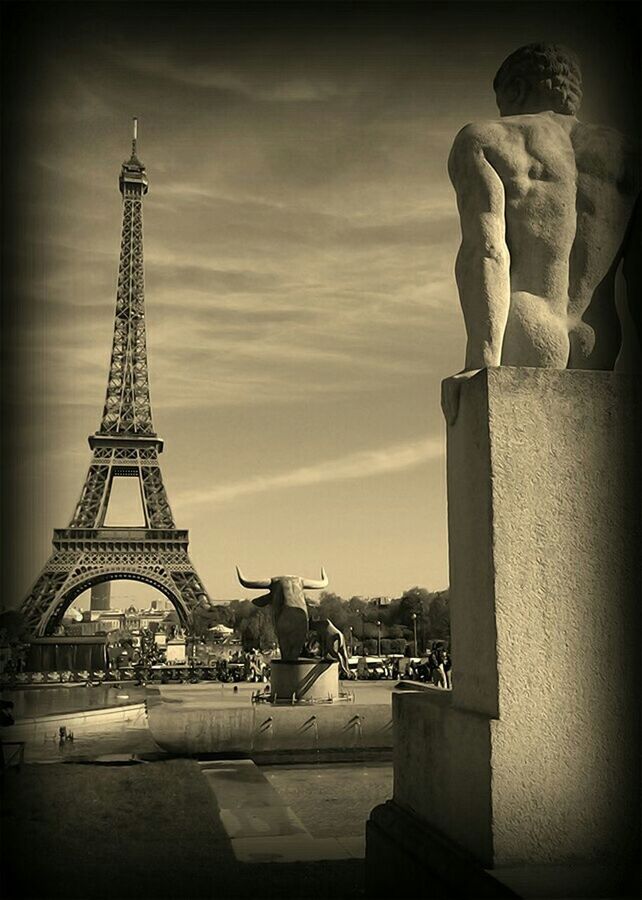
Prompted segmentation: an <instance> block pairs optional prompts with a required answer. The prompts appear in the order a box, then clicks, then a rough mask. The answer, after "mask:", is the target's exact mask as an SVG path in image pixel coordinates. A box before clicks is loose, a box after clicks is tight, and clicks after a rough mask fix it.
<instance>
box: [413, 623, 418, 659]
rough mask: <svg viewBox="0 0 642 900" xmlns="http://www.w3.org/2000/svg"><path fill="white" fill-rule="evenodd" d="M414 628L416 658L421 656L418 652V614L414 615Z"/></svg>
mask: <svg viewBox="0 0 642 900" xmlns="http://www.w3.org/2000/svg"><path fill="white" fill-rule="evenodd" d="M412 627H413V631H414V632H415V656H419V652H418V650H417V613H413V614H412Z"/></svg>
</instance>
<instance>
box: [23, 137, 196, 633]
mask: <svg viewBox="0 0 642 900" xmlns="http://www.w3.org/2000/svg"><path fill="white" fill-rule="evenodd" d="M136 143H137V120H136V119H134V134H133V140H132V153H131V157H130V158H129V159H128V160H127V161H126V162H124V163H123V165H122V169H121V173H120V180H119V184H120V192H121V194H122V195H123V228H122V239H121V243H120V264H119V268H118V289H117V293H116V315H115V319H114V339H113V344H112V353H111V363H110V366H109V378H108V380H107V395H106V399H105V407H104V410H103V416H102V421H101V424H100V428H99V430H98V431H97V432H96V433H95V434H92V435H91V436H90V437H89V446H90V448H91V450H92V451H93V456H92V460H91V463H90V465H89V471H88V473H87V477H86V479H85V484H84V487H83V489H82V493H81V495H80V500H79V501H78V504H77V506H76V509H75V511H74V514H73V516H72V519H71V522H70V523H69V526H68V527H67V528H56V529H54V533H53V552H52V554H51V556H50V557H49V559H48V560H47V562H46V564H45V566H44V568H43V569H42V571H41V573H40V575H39V576H38V578H37V579H36V582H35V584H34V586H33V587H32V589H31V591H30V592H29V594H28V595H27V597H26V599H25V600H24V602H23V604H22V611H23V613H24V614H25V616H26V620H27V626H28V627H29V629H30V630H31V632H32V633H33V634H34V636H36V637H43V636H45V635H48V634H51V633H52V632H53V631H54V630H55V629H56V628H57V627H58V626H59V625H60V623H61V620H62V617H63V614H64V612H65V610H66V609H67V607H68V606H69V605H70V604H71V603H72V602H73V600H74V599H75V598H76V597H78V596H79V595H80V594H81V593H83V591H85V590H87V588H91V587H92V586H93V585H95V584H100V583H101V582H105V581H113V580H115V579H128V580H134V581H140V582H143V583H145V584H149V585H152V586H153V587H155V588H157V589H158V590H159V591H161V592H162V593H163V594H165V596H166V597H167V598H168V599H169V600H170V601H171V602H172V603H173V604H174V607H175V608H176V611H177V613H178V616H179V619H180V622H181V625H182V626H183V628H184V629H185V630H186V631H187V632H188V634H189V633H191V632H192V626H193V613H194V610H195V609H196V608H197V607H199V606H201V607H202V606H205V607H207V606H209V603H210V601H209V597H208V595H207V592H206V591H205V589H204V587H203V584H202V582H201V580H200V579H199V577H198V575H197V574H196V570H195V568H194V566H193V565H192V563H191V561H190V558H189V555H188V552H187V550H188V544H189V537H188V532H187V531H183V530H179V529H177V528H176V525H175V524H174V517H173V515H172V511H171V508H170V505H169V501H168V499H167V495H166V493H165V488H164V486H163V478H162V475H161V470H160V464H159V459H158V457H159V454H160V453H162V450H163V441H162V440H161V438H159V437H158V435H157V434H156V432H155V431H154V426H153V424H152V407H151V401H150V395H149V378H148V371H147V347H146V338H145V285H144V272H143V196H144V195H145V194H146V193H147V187H148V182H147V176H146V171H145V166H144V165H143V164H142V163H141V162H140V160H139V159H138V157H137V155H136ZM119 477H124V478H135V479H137V480H138V487H139V489H140V496H141V500H142V506H143V513H144V519H145V524H144V525H142V526H140V527H126V528H123V527H110V526H106V525H105V518H106V515H107V508H108V505H109V498H110V495H111V490H112V486H113V483H114V478H119Z"/></svg>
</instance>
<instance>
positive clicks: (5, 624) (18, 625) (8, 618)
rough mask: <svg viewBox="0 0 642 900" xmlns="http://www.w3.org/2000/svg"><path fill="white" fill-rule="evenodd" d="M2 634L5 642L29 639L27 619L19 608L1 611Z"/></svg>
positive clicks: (0, 625)
mask: <svg viewBox="0 0 642 900" xmlns="http://www.w3.org/2000/svg"><path fill="white" fill-rule="evenodd" d="M0 635H2V637H3V641H2V643H5V644H17V643H19V642H20V641H24V640H26V639H27V637H28V629H27V624H26V620H25V617H24V614H23V613H21V612H20V610H19V609H7V610H5V612H3V613H0Z"/></svg>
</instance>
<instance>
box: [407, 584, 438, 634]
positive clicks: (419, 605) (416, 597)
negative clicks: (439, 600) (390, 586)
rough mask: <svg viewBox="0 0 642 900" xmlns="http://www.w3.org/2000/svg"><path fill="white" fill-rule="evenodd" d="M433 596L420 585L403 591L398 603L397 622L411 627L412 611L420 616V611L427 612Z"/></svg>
mask: <svg viewBox="0 0 642 900" xmlns="http://www.w3.org/2000/svg"><path fill="white" fill-rule="evenodd" d="M433 596H434V595H433V594H430V593H429V592H428V591H427V590H426V589H425V588H420V587H412V588H410V589H409V590H407V591H404V592H403V594H402V595H401V603H400V604H399V623H400V624H401V625H406V626H408V627H409V628H412V627H413V625H412V622H413V619H412V616H413V613H414V614H415V615H416V616H420V615H421V614H422V612H427V611H428V609H429V608H430V601H431V599H432V597H433Z"/></svg>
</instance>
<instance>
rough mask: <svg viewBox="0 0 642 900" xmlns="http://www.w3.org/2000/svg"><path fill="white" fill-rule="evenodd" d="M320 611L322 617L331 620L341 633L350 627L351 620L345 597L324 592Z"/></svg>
mask: <svg viewBox="0 0 642 900" xmlns="http://www.w3.org/2000/svg"><path fill="white" fill-rule="evenodd" d="M318 609H319V613H320V615H321V616H322V617H323V618H324V619H330V621H331V622H332V623H333V624H334V625H336V626H337V628H338V629H339V630H340V631H343V629H344V628H346V627H347V626H348V624H349V618H350V614H349V609H348V605H347V603H346V602H345V600H344V599H343V597H339V596H338V594H332V593H330V592H327V591H324V592H323V594H321V600H320V602H319V607H318Z"/></svg>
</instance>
